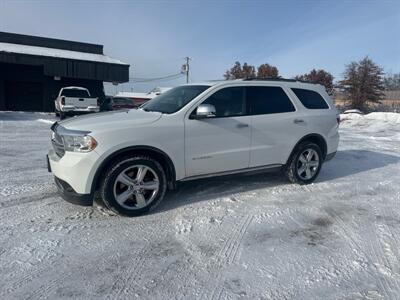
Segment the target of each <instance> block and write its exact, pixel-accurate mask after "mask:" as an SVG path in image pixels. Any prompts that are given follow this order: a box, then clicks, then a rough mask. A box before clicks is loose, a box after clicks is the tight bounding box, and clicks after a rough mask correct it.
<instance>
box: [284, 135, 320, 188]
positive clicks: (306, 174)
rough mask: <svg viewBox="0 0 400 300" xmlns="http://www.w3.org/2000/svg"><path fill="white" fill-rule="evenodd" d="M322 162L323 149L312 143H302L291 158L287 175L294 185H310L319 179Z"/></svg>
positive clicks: (286, 171) (287, 167) (286, 168)
mask: <svg viewBox="0 0 400 300" xmlns="http://www.w3.org/2000/svg"><path fill="white" fill-rule="evenodd" d="M309 155H310V156H309ZM322 162H323V157H322V151H321V148H320V147H319V146H318V145H317V144H314V143H311V142H307V141H306V142H302V143H301V144H300V145H298V146H297V147H296V149H295V150H294V151H293V153H292V155H291V156H290V158H289V161H288V163H287V165H286V167H285V169H284V171H285V175H286V177H287V179H288V180H289V181H290V182H292V183H297V184H301V185H304V184H310V183H312V182H313V181H314V180H315V179H316V178H317V176H318V174H319V172H320V170H321V166H322ZM307 169H308V171H307Z"/></svg>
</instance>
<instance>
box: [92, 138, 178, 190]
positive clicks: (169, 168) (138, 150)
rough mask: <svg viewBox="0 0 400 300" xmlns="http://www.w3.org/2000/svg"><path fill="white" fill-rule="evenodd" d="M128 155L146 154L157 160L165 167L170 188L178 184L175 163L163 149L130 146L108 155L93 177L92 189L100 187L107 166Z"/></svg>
mask: <svg viewBox="0 0 400 300" xmlns="http://www.w3.org/2000/svg"><path fill="white" fill-rule="evenodd" d="M128 155H146V156H149V157H151V158H154V159H155V160H157V161H158V162H159V163H160V164H161V166H162V167H163V168H164V170H165V173H166V177H167V184H168V188H169V189H174V188H175V185H176V171H175V166H174V163H173V162H172V160H171V158H170V157H169V156H168V155H167V154H166V153H165V152H164V151H162V150H160V149H158V148H155V147H152V146H144V145H143V146H130V147H126V148H122V149H119V150H117V151H115V152H113V153H112V154H110V155H109V156H107V157H106V158H105V159H104V160H103V161H102V162H101V164H100V166H99V167H98V168H97V170H96V173H95V175H94V177H93V181H92V186H91V191H92V192H94V191H96V190H97V189H98V188H99V184H100V179H101V177H102V174H104V172H105V171H106V170H107V168H108V167H109V166H110V165H111V164H112V163H113V161H115V160H116V159H117V158H119V157H121V156H128Z"/></svg>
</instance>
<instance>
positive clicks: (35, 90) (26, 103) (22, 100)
mask: <svg viewBox="0 0 400 300" xmlns="http://www.w3.org/2000/svg"><path fill="white" fill-rule="evenodd" d="M4 90H5V98H6V109H7V110H22V111H43V84H42V83H36V82H19V81H6V82H5V89H4Z"/></svg>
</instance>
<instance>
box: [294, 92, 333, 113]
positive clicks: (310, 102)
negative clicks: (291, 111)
mask: <svg viewBox="0 0 400 300" xmlns="http://www.w3.org/2000/svg"><path fill="white" fill-rule="evenodd" d="M292 91H293V92H294V93H295V94H296V96H297V98H299V100H300V102H301V103H302V104H303V105H304V107H306V108H309V109H324V108H325V109H326V108H329V107H328V104H326V102H325V100H324V98H322V96H321V95H320V94H319V93H317V92H314V91H310V90H304V89H292Z"/></svg>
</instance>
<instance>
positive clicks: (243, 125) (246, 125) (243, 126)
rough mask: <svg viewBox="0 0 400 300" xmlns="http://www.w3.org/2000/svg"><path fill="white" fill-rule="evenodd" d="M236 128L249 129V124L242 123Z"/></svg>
mask: <svg viewBox="0 0 400 300" xmlns="http://www.w3.org/2000/svg"><path fill="white" fill-rule="evenodd" d="M236 127H237V128H245V127H249V124H243V123H240V124H237V125H236Z"/></svg>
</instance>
